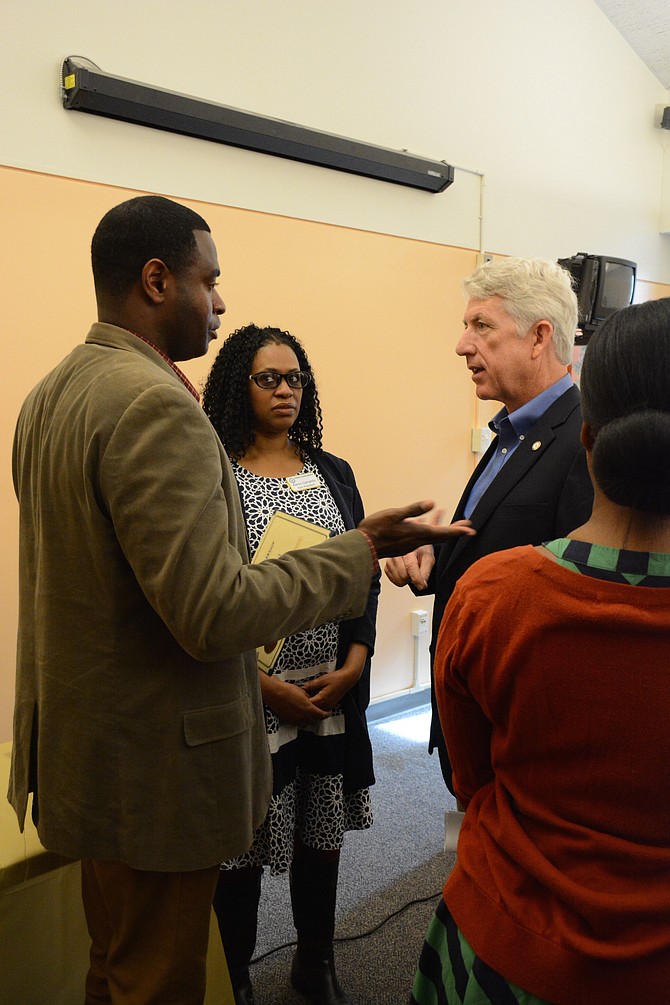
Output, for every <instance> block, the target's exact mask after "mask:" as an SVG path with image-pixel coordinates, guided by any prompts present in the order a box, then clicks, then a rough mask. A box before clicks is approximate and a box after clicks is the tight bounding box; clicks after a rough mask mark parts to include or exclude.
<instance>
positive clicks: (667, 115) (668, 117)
mask: <svg viewBox="0 0 670 1005" xmlns="http://www.w3.org/2000/svg"><path fill="white" fill-rule="evenodd" d="M661 129H670V107H668V108H664V109H663V117H662V119H661Z"/></svg>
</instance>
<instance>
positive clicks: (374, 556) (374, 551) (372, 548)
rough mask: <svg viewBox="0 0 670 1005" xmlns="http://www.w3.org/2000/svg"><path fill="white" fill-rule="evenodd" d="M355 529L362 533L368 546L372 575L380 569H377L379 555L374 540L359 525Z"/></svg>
mask: <svg viewBox="0 0 670 1005" xmlns="http://www.w3.org/2000/svg"><path fill="white" fill-rule="evenodd" d="M356 530H357V531H358V533H359V534H362V535H363V537H364V538H365V540H366V541H367V542H368V544H369V546H370V554H371V555H372V575H373V576H376V575H377V574H378V572H379V571H380V569H379V556H378V555H377V549H376V548H375V546H374V542H373V540H372V538H371V537H370V535H369V534H367V533H366V532H365V531H364V530H361V528H360V527H357V528H356Z"/></svg>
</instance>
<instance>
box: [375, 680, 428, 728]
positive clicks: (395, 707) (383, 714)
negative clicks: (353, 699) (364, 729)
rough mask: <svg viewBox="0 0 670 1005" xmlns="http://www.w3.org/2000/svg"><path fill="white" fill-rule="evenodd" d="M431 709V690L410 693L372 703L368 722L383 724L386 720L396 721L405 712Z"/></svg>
mask: <svg viewBox="0 0 670 1005" xmlns="http://www.w3.org/2000/svg"><path fill="white" fill-rule="evenodd" d="M423 708H425V709H426V711H428V709H429V708H430V690H429V689H428V688H424V689H423V690H421V691H408V692H406V693H405V694H399V695H397V696H396V697H394V698H386V699H384V700H382V701H376V702H371V704H370V706H369V707H368V711H367V720H368V722H381V721H382V720H384V719H394V718H396V716H398V715H402V714H403V713H404V712H414V711H417V710H418V709H423Z"/></svg>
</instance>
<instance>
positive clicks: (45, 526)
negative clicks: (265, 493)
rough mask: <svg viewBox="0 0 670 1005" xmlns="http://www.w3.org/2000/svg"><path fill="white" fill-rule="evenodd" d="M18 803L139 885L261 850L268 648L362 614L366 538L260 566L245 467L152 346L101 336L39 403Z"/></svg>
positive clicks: (94, 335) (93, 336)
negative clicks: (233, 460)
mask: <svg viewBox="0 0 670 1005" xmlns="http://www.w3.org/2000/svg"><path fill="white" fill-rule="evenodd" d="M13 475H14V485H15V489H16V494H17V498H18V500H19V509H20V574H19V579H20V609H19V630H18V657H17V686H16V709H15V717H14V745H13V762H12V770H11V777H10V786H9V800H10V802H11V803H12V805H13V806H14V808H15V810H16V813H17V816H18V819H19V824H20V826H21V827H23V821H24V819H25V813H26V809H27V801H28V794H29V792H30V791H33V792H34V810H33V812H34V813H36V815H37V828H38V832H39V835H40V839H41V840H42V843H43V844H44V845H45V847H46V848H48V849H50V850H52V851H55V852H59V853H60V854H62V855H66V856H70V857H72V858H82V857H88V858H99V859H110V860H116V861H122V862H125V863H127V864H128V865H130V866H132V867H134V868H137V869H148V870H161V871H182V870H192V869H200V868H205V867H208V866H211V865H214V864H215V863H217V862H219V861H222V860H225V859H228V858H231V857H232V856H234V855H237V854H239V853H241V852H243V851H244V850H245V849H246V848H247V847H248V846H249V845H250V843H251V840H252V834H253V829H254V828H255V827H257V826H258V825H259V824H260V823H261V822H262V820H263V818H264V815H265V811H266V808H267V803H268V800H269V796H270V787H271V770H270V764H269V757H268V750H267V740H266V736H265V729H264V725H263V714H262V706H261V700H260V690H259V685H258V671H257V667H256V659H255V648H256V646H258V645H261V644H264V643H266V642H272V641H274V640H276V639H278V638H282V637H284V636H286V635H289V634H291V633H293V632H296V631H300V630H301V629H304V628H307V627H309V626H311V625H313V624H316V623H320V622H323V621H325V620H329V619H331V618H337V617H352V616H359V615H360V614H362V612H363V610H364V609H365V604H366V601H367V598H368V591H369V589H370V576H371V571H372V559H371V554H370V549H369V546H368V544H367V542H366V540H365V538H364V537H363V535H361V534H358V533H357V532H356V531H350V532H348V533H346V534H343V535H341V536H340V537H338V538H336V539H332V540H330V541H327V542H325V543H324V544H321V545H318V546H316V547H314V548H309V549H305V550H303V551H299V552H293V553H289V554H288V555H286V556H284V557H282V558H280V559H277V560H275V561H272V562H264V563H261V564H259V565H255V566H252V565H249V564H248V553H247V546H246V539H245V531H244V522H243V517H242V512H241V509H240V502H239V494H238V490H237V486H236V484H235V480H234V476H233V474H232V470H231V468H230V464H229V462H228V460H227V458H226V456H225V454H224V452H223V449H222V447H221V444H220V442H219V440H218V438H217V436H216V434H215V433H214V431H213V429H212V427H211V425H210V423H209V420H208V419H207V417H206V416H205V415H204V413H203V412H202V410H201V408H200V406H199V404H198V402H197V401H196V400H195V398H194V397H193V395H192V394H190V392H189V391H188V390H187V389H186V388H185V387H184V385H183V384H182V383H181V382H180V380H179V378H178V376H177V375H176V374H175V372H174V371H173V370H172V368H171V367H170V366H169V364H168V363H166V362H165V361H164V360H163V359H162V358H161V357H160V356H159V355H158V353H157V352H156V351H155V350H154V349H152V348H151V347H150V346H148V345H146V344H145V343H144V342H142V341H141V340H140V339H139V338H137V337H136V336H134V335H132V334H131V333H130V332H126V331H124V330H123V329H120V328H116V327H114V326H112V325H107V324H94V325H93V327H92V329H91V331H90V333H89V335H88V337H87V339H86V342H85V343H84V344H83V345H80V346H78V347H77V348H75V349H74V350H73V351H72V353H70V355H69V356H67V357H66V358H65V359H64V360H63V361H62V362H61V363H60V364H59V365H58V366H57V367H56V368H55V369H54V370H53V371H52V372H51V373H50V374H49V375H48V376H47V377H45V378H44V380H42V381H41V383H40V384H38V386H37V387H36V388H35V389H34V390H33V391H32V392H31V394H30V395H29V396H28V398H27V400H26V402H25V404H24V406H23V409H22V411H21V414H20V417H19V420H18V425H17V429H16V436H15V441H14V454H13Z"/></svg>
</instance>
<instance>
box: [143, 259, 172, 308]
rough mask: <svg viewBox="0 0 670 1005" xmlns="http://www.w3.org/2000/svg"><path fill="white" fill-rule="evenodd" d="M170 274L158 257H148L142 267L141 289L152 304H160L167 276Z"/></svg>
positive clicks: (162, 299)
mask: <svg viewBox="0 0 670 1005" xmlns="http://www.w3.org/2000/svg"><path fill="white" fill-rule="evenodd" d="M170 275H171V272H170V270H169V269H168V267H167V265H166V264H165V262H162V261H161V260H160V258H150V259H149V261H148V262H147V263H146V264H145V265H144V268H143V269H142V290H143V291H144V293H145V294H146V296H147V297H149V299H150V300H151V301H152V303H154V304H162V303H163V301H164V300H165V291H166V287H167V283H168V277H169V276H170Z"/></svg>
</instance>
